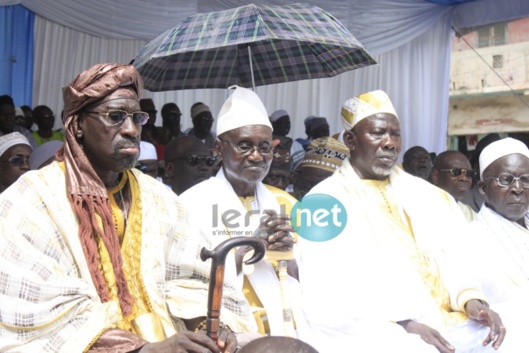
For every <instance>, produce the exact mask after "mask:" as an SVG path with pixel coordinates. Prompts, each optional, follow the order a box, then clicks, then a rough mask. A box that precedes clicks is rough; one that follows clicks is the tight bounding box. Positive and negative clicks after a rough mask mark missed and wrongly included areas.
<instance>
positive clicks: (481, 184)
mask: <svg viewBox="0 0 529 353" xmlns="http://www.w3.org/2000/svg"><path fill="white" fill-rule="evenodd" d="M478 190H479V193H480V194H481V195H483V196H485V181H483V180H479V181H478Z"/></svg>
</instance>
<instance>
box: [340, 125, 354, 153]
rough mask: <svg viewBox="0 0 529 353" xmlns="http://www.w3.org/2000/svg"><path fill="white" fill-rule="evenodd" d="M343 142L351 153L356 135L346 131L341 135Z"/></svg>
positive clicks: (351, 131)
mask: <svg viewBox="0 0 529 353" xmlns="http://www.w3.org/2000/svg"><path fill="white" fill-rule="evenodd" d="M343 142H344V144H345V145H346V146H347V148H348V149H349V151H351V152H353V151H354V150H355V147H356V135H355V133H354V131H353V130H347V131H345V132H344V133H343Z"/></svg>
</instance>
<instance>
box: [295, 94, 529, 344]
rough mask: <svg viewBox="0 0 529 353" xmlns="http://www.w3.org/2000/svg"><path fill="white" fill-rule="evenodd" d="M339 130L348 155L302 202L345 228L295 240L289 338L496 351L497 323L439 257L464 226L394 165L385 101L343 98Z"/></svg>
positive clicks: (393, 128)
mask: <svg viewBox="0 0 529 353" xmlns="http://www.w3.org/2000/svg"><path fill="white" fill-rule="evenodd" d="M342 123H343V125H344V129H345V130H346V132H345V133H344V141H345V144H346V145H347V147H348V148H349V150H350V153H351V155H350V157H349V158H348V159H346V160H345V161H344V162H343V165H342V167H341V168H340V169H338V170H337V171H336V172H335V173H334V174H333V175H332V176H330V177H328V178H327V179H325V180H324V181H322V182H321V183H319V184H318V185H316V186H315V187H314V188H313V189H312V190H311V191H310V193H309V194H308V195H316V194H324V195H327V199H329V198H332V199H331V201H332V202H331V201H329V202H328V205H327V207H328V208H330V207H331V206H332V207H333V209H334V208H336V209H337V210H342V211H346V212H347V221H346V222H343V221H342V224H343V229H340V228H337V229H338V230H341V231H340V232H339V233H337V234H335V236H334V238H332V239H330V240H326V241H319V242H314V241H311V240H307V239H304V238H303V236H304V235H303V234H301V233H300V238H299V245H300V249H299V250H300V257H301V259H300V263H299V276H300V277H299V278H300V285H301V287H302V294H301V295H302V305H303V311H304V313H305V317H306V319H307V325H306V327H305V326H303V327H302V328H300V336H299V338H300V339H302V340H305V341H306V342H308V343H309V344H311V345H313V346H314V348H316V349H317V350H318V351H319V352H320V353H326V352H329V353H330V352H333V353H334V352H338V351H341V350H343V347H355V349H356V350H358V351H359V352H421V353H424V352H444V353H448V352H454V351H456V352H458V353H461V352H485V351H491V349H492V348H493V349H496V350H497V349H499V348H500V345H501V343H502V341H503V339H504V337H505V328H504V327H503V325H502V322H501V319H500V318H499V316H498V314H497V313H496V312H494V311H492V310H491V309H490V308H489V307H488V305H487V303H486V302H485V297H484V296H483V295H482V294H481V293H480V292H479V290H478V289H475V288H474V287H473V286H471V284H473V283H470V282H468V281H469V280H470V278H468V277H466V276H463V274H462V273H461V274H460V272H462V270H465V268H463V267H457V268H454V266H453V265H454V262H458V259H457V258H447V257H446V256H445V249H447V248H449V246H453V244H459V243H458V240H459V239H458V238H457V237H458V236H460V234H459V233H460V232H461V229H463V228H464V227H465V225H466V222H465V220H464V218H463V215H462V214H461V212H460V211H459V209H458V208H457V205H456V204H455V202H454V199H453V198H451V197H450V196H449V195H448V194H446V192H444V191H443V190H441V189H439V188H437V187H435V186H433V185H431V184H430V183H428V182H427V181H424V180H421V179H418V178H415V177H412V176H410V175H409V174H408V173H405V172H403V171H402V170H401V169H400V168H398V167H396V166H395V164H396V162H397V159H398V155H399V152H400V150H401V147H402V140H401V130H400V123H399V119H398V116H397V113H396V112H395V109H394V108H393V105H392V103H391V101H390V99H389V97H388V96H387V95H386V94H385V93H384V92H382V91H374V92H369V93H365V94H362V95H360V96H358V97H355V98H353V99H350V100H347V101H346V102H345V104H344V106H343V107H342ZM324 206H326V205H323V204H322V206H321V207H322V208H323V207H324ZM315 212H318V213H320V214H322V213H324V212H330V211H329V210H328V209H325V208H324V209H323V210H317V211H315ZM467 250H468V249H467ZM339 269H344V270H343V271H340V270H339ZM464 272H465V275H466V274H467V273H466V272H467V271H466V270H465V271H464ZM467 282H468V283H467ZM323 297H325V298H326V300H325V305H322V298H323ZM487 326H489V327H487ZM301 329H303V330H301ZM526 347H527V344H526ZM524 349H526V348H524Z"/></svg>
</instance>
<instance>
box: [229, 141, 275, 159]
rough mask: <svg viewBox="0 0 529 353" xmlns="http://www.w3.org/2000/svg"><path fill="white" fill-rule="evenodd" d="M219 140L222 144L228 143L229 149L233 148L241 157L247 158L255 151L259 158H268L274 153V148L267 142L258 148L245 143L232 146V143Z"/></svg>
mask: <svg viewBox="0 0 529 353" xmlns="http://www.w3.org/2000/svg"><path fill="white" fill-rule="evenodd" d="M219 140H221V141H222V142H225V143H229V144H230V146H231V148H233V149H234V150H235V152H237V153H239V154H241V155H243V156H249V155H251V154H252V153H254V152H255V151H257V152H259V154H260V155H261V156H268V155H270V154H272V152H274V147H273V146H272V145H271V144H270V143H268V142H263V143H261V144H259V145H258V146H254V145H252V144H249V143H247V142H241V143H239V144H237V145H234V144H233V143H231V142H230V141H225V140H222V139H219Z"/></svg>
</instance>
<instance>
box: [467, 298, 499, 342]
mask: <svg viewBox="0 0 529 353" xmlns="http://www.w3.org/2000/svg"><path fill="white" fill-rule="evenodd" d="M465 311H466V313H467V315H468V317H469V318H471V319H474V320H476V321H478V322H480V323H481V324H482V325H484V326H487V327H490V331H489V334H488V335H487V337H486V338H485V340H484V341H483V346H486V345H488V344H489V343H491V342H493V343H492V348H494V349H496V350H497V349H498V348H500V346H501V344H502V343H503V340H504V338H505V334H506V333H507V330H506V329H505V326H503V323H502V321H501V318H500V316H499V315H498V313H496V312H495V311H493V310H491V309H490V308H489V306H488V304H487V303H485V302H483V301H481V300H478V299H471V300H469V301H468V302H467V303H466V304H465Z"/></svg>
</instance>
